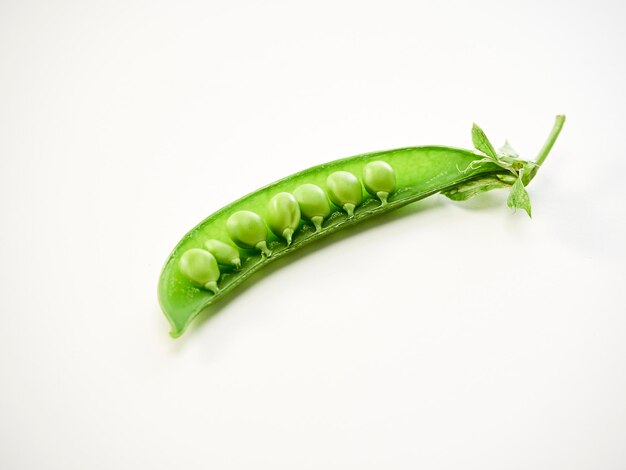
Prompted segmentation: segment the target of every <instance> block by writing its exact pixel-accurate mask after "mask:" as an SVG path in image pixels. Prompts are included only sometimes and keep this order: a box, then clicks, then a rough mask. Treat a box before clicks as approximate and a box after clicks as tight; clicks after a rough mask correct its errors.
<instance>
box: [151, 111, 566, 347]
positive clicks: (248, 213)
mask: <svg viewBox="0 0 626 470" xmlns="http://www.w3.org/2000/svg"><path fill="white" fill-rule="evenodd" d="M564 120H565V117H564V116H557V118H556V123H555V125H554V128H553V130H552V132H551V133H550V136H549V137H548V141H547V142H546V145H544V147H543V148H542V150H541V151H540V153H539V155H538V156H537V158H536V160H535V161H534V162H530V161H524V160H519V159H516V158H514V157H512V156H511V152H510V151H506V152H504V151H501V153H496V152H495V150H493V146H492V145H491V144H490V142H489V141H488V139H487V137H486V136H485V135H484V132H482V130H481V129H480V128H479V127H478V126H476V125H475V126H474V128H473V130H472V136H473V140H474V144H475V146H476V148H477V150H463V149H457V148H450V147H440V146H427V147H407V148H400V149H395V150H387V151H382V152H373V153H367V154H363V155H357V156H354V157H350V158H344V159H341V160H335V161H333V162H330V163H326V164H323V165H319V166H316V167H313V168H309V169H307V170H304V171H300V172H298V173H296V174H294V175H291V176H288V177H286V178H284V179H281V180H279V181H276V182H275V183H272V184H270V185H268V186H265V187H264V188H261V189H259V190H257V191H254V192H253V193H250V194H248V195H247V196H244V197H242V198H241V199H239V200H237V201H235V202H233V203H231V204H229V205H227V206H226V207H223V208H222V209H219V210H218V211H217V212H215V213H213V214H211V215H210V216H209V217H207V218H206V219H205V220H203V221H202V222H200V224H198V225H197V226H196V227H194V228H193V229H192V230H191V231H190V232H188V233H187V234H186V235H185V236H184V237H183V239H182V240H181V241H180V242H179V243H178V245H177V246H176V247H175V248H174V250H173V251H172V253H171V254H170V256H169V257H168V259H167V261H166V263H165V266H164V267H163V271H162V273H161V277H160V280H159V286H158V296H159V302H160V304H161V308H162V309H163V312H164V313H165V316H166V317H167V319H168V320H169V322H170V324H171V332H170V334H171V335H172V336H173V337H178V336H180V335H181V334H182V333H183V332H184V331H185V329H186V328H187V326H188V325H189V324H190V323H191V321H192V320H193V319H194V318H195V317H196V316H197V315H198V314H199V313H200V312H202V311H203V310H205V309H206V308H207V307H209V306H210V305H212V304H213V303H215V302H217V301H218V300H220V299H222V298H225V297H227V296H229V295H231V294H232V293H233V292H234V291H235V289H236V287H237V286H238V285H240V284H241V283H243V282H244V281H245V280H246V279H248V278H249V277H250V276H252V275H253V274H254V273H255V272H257V271H259V270H260V269H262V268H263V267H265V266H266V265H267V264H269V263H271V262H272V261H273V260H275V259H279V258H281V257H283V256H286V255H288V254H289V253H292V252H293V251H296V250H298V249H300V248H302V247H303V246H306V245H309V244H311V243H315V242H316V241H317V240H318V239H320V238H322V237H325V236H327V235H330V234H331V233H334V232H337V231H338V230H341V229H344V228H347V227H351V226H354V225H356V224H358V223H360V222H363V221H365V220H368V219H371V218H372V217H376V216H378V215H380V214H383V213H386V212H389V211H392V210H394V209H397V208H399V207H402V206H405V205H407V204H410V203H412V202H415V201H418V200H420V199H423V198H425V197H428V196H431V195H433V194H437V193H442V194H444V195H446V196H448V197H450V198H451V199H454V200H457V201H462V200H466V199H468V198H470V197H472V196H474V195H475V194H478V193H480V192H484V191H488V190H491V189H495V188H501V187H504V188H511V187H513V188H514V193H512V194H513V195H512V197H510V198H509V205H510V206H511V207H514V208H518V207H519V208H522V209H524V210H526V211H527V212H529V213H530V210H529V207H530V206H529V202H528V198H527V195H525V196H524V197H521V196H519V195H520V194H523V193H525V189H524V188H523V187H524V186H525V185H527V184H528V183H529V182H530V180H531V179H532V178H533V177H534V176H535V174H536V172H537V169H538V168H539V166H540V165H541V164H542V163H543V161H544V160H545V158H546V157H547V155H548V152H549V151H550V149H551V148H552V145H553V144H554V141H555V140H556V138H557V137H558V135H559V132H560V130H561V128H562V126H563V122H564ZM344 172H345V173H349V174H350V175H349V176H348V175H346V174H345V173H344ZM356 175H359V176H362V177H363V178H364V179H365V181H364V182H363V181H359V180H358V179H357V180H356V182H357V183H358V191H357V185H356V183H355V182H354V180H353V178H357V176H356ZM516 182H517V184H516ZM361 183H363V185H364V187H365V189H366V191H363V193H364V194H361V193H360V191H361ZM303 185H315V186H317V187H319V188H321V189H322V190H323V191H325V192H326V194H327V195H328V197H329V198H330V199H331V200H332V201H333V202H334V203H335V204H336V205H338V207H333V208H331V209H330V212H327V207H326V206H327V204H328V203H327V201H326V200H325V199H324V198H323V197H321V196H322V195H321V194H319V192H318V191H317V190H315V188H314V187H313V186H305V187H304V188H303V187H302V186H303ZM329 185H330V186H331V187H329ZM294 192H295V194H296V196H295V197H294V198H291V197H289V195H290V194H294ZM280 193H288V194H287V195H284V194H283V195H280V196H278V198H276V196H277V195H279V194H280ZM203 197H206V195H203ZM294 201H297V203H298V204H299V205H300V210H297V208H296V207H295V206H294V205H293V204H294ZM520 201H521V202H520ZM278 202H280V204H278ZM342 206H344V207H342ZM300 211H301V212H302V214H303V215H304V216H305V219H302V220H301V221H300V223H299V225H298V221H299V218H300ZM313 219H315V220H313ZM322 222H323V225H322ZM265 224H268V225H269V226H270V227H271V228H272V231H269V230H267V229H266V225H265ZM292 232H293V233H292ZM228 239H231V240H232V241H233V242H234V244H236V245H237V246H238V247H240V248H241V251H240V253H239V254H240V260H241V266H240V267H239V266H237V267H238V268H239V269H237V270H230V271H229V272H224V273H219V270H217V263H216V262H215V260H214V259H212V257H211V258H209V256H210V255H208V256H206V255H205V254H204V253H200V252H198V251H195V250H196V249H204V248H205V247H206V243H207V241H209V240H228ZM209 247H210V248H211V249H212V250H211V251H214V252H215V254H216V255H218V256H219V255H220V253H219V252H217V251H216V250H215V249H214V247H212V246H210V245H209ZM222 248H223V247H222ZM190 250H194V251H191V253H192V254H193V255H194V256H195V257H197V258H198V260H200V261H201V262H202V263H200V261H198V265H199V267H198V268H196V269H195V270H193V269H191V268H189V266H190V263H189V260H192V261H194V262H196V258H190V255H189V254H187V255H185V253H187V252H189V251H190ZM207 254H208V252H207ZM229 256H230V258H233V257H232V254H230V255H229ZM181 260H182V263H181ZM209 261H210V263H209ZM220 261H221V259H220ZM181 267H182V269H181ZM193 267H194V268H195V265H194V266H193Z"/></svg>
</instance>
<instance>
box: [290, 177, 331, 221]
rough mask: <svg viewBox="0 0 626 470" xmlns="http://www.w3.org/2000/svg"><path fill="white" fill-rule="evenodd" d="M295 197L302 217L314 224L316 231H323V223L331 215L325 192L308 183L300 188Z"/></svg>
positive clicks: (297, 189)
mask: <svg viewBox="0 0 626 470" xmlns="http://www.w3.org/2000/svg"><path fill="white" fill-rule="evenodd" d="M293 195H294V196H295V198H296V201H298V205H299V206H300V211H301V212H302V215H303V216H304V217H306V218H307V219H309V220H310V221H311V222H313V225H314V226H315V230H316V231H318V232H319V231H320V230H322V223H323V222H324V219H325V218H326V217H328V215H329V214H330V204H329V203H328V197H327V196H326V193H325V192H324V190H323V189H322V188H320V187H319V186H317V185H315V184H310V183H307V184H302V185H300V186H298V187H297V188H296V189H295V190H294V192H293Z"/></svg>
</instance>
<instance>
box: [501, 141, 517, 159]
mask: <svg viewBox="0 0 626 470" xmlns="http://www.w3.org/2000/svg"><path fill="white" fill-rule="evenodd" d="M498 153H499V154H500V155H504V156H505V157H511V158H519V154H518V153H517V152H516V151H515V149H514V148H513V147H511V144H509V141H508V140H505V141H504V145H503V146H502V147H500V148H499V149H498Z"/></svg>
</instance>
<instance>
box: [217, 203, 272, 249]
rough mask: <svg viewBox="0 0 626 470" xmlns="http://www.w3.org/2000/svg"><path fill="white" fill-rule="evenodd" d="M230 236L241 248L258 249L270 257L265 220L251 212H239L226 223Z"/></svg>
mask: <svg viewBox="0 0 626 470" xmlns="http://www.w3.org/2000/svg"><path fill="white" fill-rule="evenodd" d="M226 231H227V232H228V236H229V237H230V238H231V239H232V240H233V241H234V242H235V244H236V245H237V246H240V247H241V248H256V249H257V250H260V251H261V252H262V253H263V254H264V255H265V256H270V255H271V254H272V252H271V251H269V249H268V248H267V227H265V223H264V222H263V219H261V217H260V216H259V214H256V213H255V212H251V211H238V212H235V213H234V214H233V215H231V216H230V217H229V218H228V220H227V221H226Z"/></svg>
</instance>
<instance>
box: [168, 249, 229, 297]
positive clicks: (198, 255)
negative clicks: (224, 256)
mask: <svg viewBox="0 0 626 470" xmlns="http://www.w3.org/2000/svg"><path fill="white" fill-rule="evenodd" d="M178 266H179V268H180V271H181V272H182V273H183V274H184V275H185V276H186V277H187V278H189V279H191V280H192V281H193V282H195V283H197V284H200V285H201V286H203V287H204V288H205V289H207V290H210V291H211V292H213V293H214V294H217V293H218V292H219V289H218V287H217V280H218V279H219V278H220V269H219V268H218V266H217V261H216V259H215V257H214V256H213V255H212V254H211V253H209V252H208V251H206V250H202V249H200V248H192V249H190V250H187V251H185V252H184V253H183V255H182V256H181V257H180V261H179V263H178Z"/></svg>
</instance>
